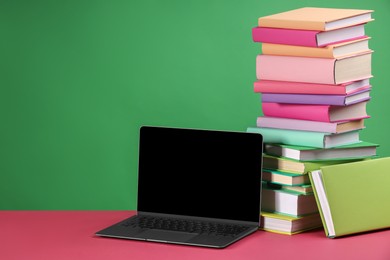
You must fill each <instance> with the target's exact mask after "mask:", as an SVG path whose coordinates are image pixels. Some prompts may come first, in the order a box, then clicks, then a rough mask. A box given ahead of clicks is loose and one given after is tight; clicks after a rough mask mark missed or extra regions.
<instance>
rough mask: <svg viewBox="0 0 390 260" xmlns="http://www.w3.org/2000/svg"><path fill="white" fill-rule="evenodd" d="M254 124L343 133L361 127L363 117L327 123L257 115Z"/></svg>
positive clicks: (266, 126)
mask: <svg viewBox="0 0 390 260" xmlns="http://www.w3.org/2000/svg"><path fill="white" fill-rule="evenodd" d="M256 126H257V127H265V128H280V129H290V130H302V131H312V132H323V133H344V132H349V131H354V130H360V129H363V128H364V119H358V120H352V121H341V122H335V123H329V122H320V121H309V120H299V119H290V118H282V117H268V116H259V117H258V118H257V120H256Z"/></svg>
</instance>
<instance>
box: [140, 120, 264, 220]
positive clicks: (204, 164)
mask: <svg viewBox="0 0 390 260" xmlns="http://www.w3.org/2000/svg"><path fill="white" fill-rule="evenodd" d="M139 145H140V147H139V169H138V171H139V176H138V206H137V208H138V211H142V212H154V213H165V214H175V215H185V216H198V217H207V218H222V219H231V220H241V221H252V222H258V221H259V213H260V186H261V168H262V147H263V144H262V136H261V135H260V134H254V133H245V132H227V131H216V130H196V129H180V128H166V127H150V126H143V127H141V130H140V144H139Z"/></svg>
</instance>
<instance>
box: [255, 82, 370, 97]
mask: <svg viewBox="0 0 390 260" xmlns="http://www.w3.org/2000/svg"><path fill="white" fill-rule="evenodd" d="M368 87H370V79H363V80H358V81H353V82H348V83H343V84H339V85H331V84H316V83H303V82H290V81H276V80H258V81H256V82H255V83H254V92H258V93H290V94H325V95H347V94H351V93H354V92H357V91H360V90H362V89H364V88H368Z"/></svg>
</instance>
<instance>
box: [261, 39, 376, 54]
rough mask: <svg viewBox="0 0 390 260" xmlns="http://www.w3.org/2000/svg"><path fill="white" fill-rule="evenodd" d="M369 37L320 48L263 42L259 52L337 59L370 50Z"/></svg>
mask: <svg viewBox="0 0 390 260" xmlns="http://www.w3.org/2000/svg"><path fill="white" fill-rule="evenodd" d="M369 39H371V38H370V37H363V38H361V39H357V40H352V41H346V42H342V43H337V44H330V45H327V46H324V47H321V48H318V47H306V46H294V45H286V44H275V43H263V44H262V45H261V52H262V54H266V55H280V56H298V57H313V58H316V57H317V58H328V59H338V58H343V57H348V56H354V55H358V54H363V53H368V52H371V50H370V48H369V46H368V40H369Z"/></svg>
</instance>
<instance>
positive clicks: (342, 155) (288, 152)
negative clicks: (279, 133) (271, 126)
mask: <svg viewBox="0 0 390 260" xmlns="http://www.w3.org/2000/svg"><path fill="white" fill-rule="evenodd" d="M378 146H379V144H374V143H370V142H364V141H362V142H358V143H354V144H348V145H342V146H338V147H334V148H329V149H322V148H313V147H307V146H297V145H287V144H265V146H264V152H265V153H267V154H269V155H272V156H281V157H285V158H290V159H294V160H299V161H322V160H355V159H356V160H357V159H369V158H372V157H375V156H376V150H377V147H378Z"/></svg>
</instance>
